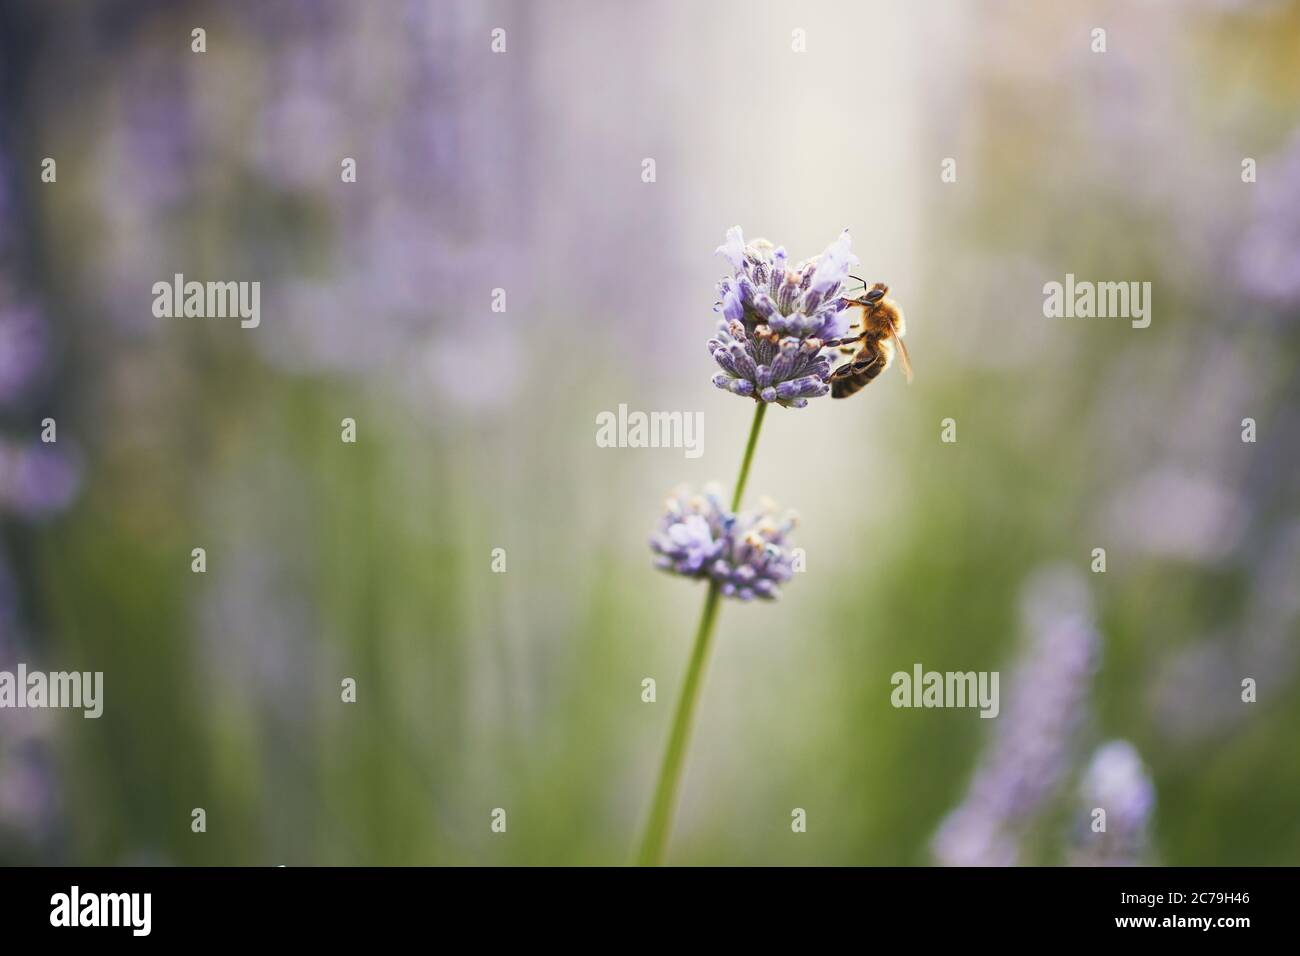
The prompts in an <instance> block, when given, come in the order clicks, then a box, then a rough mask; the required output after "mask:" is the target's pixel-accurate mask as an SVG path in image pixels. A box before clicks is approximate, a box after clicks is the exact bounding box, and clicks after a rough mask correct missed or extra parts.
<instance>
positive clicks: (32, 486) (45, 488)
mask: <svg viewBox="0 0 1300 956" xmlns="http://www.w3.org/2000/svg"><path fill="white" fill-rule="evenodd" d="M80 484H81V469H80V466H79V464H78V461H77V458H76V456H73V455H68V454H66V453H64V452H63V451H61V450H60V449H59V448H58V447H57V446H55V445H47V444H43V443H39V442H34V443H31V444H27V445H22V446H19V445H14V444H0V507H2V508H5V509H8V510H11V511H14V512H16V513H17V514H19V515H20V516H22V517H24V518H29V519H38V518H42V517H45V516H47V515H50V514H54V513H57V512H59V511H62V510H63V509H64V508H65V507H67V505H68V504H69V503H70V502H71V501H72V499H73V497H74V496H75V495H76V493H77V488H78V487H79V485H80Z"/></svg>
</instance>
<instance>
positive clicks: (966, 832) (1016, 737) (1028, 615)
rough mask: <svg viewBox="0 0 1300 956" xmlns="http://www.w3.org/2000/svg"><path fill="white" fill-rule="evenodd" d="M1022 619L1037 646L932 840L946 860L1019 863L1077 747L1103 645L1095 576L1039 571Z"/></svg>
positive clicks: (954, 862) (1063, 570) (1031, 644)
mask: <svg viewBox="0 0 1300 956" xmlns="http://www.w3.org/2000/svg"><path fill="white" fill-rule="evenodd" d="M1022 619H1023V622H1024V627H1025V630H1026V631H1027V632H1028V634H1029V646H1028V649H1027V650H1026V652H1025V655H1024V657H1023V658H1022V660H1021V661H1020V663H1019V664H1018V665H1017V668H1016V673H1015V677H1014V680H1013V682H1012V684H1011V689H1010V695H1009V700H1008V703H1007V706H1006V707H1005V708H1003V710H1002V714H1001V716H1000V717H999V718H997V719H998V726H997V729H996V731H995V737H994V740H993V744H992V747H991V749H990V750H989V752H988V753H987V754H986V755H985V757H984V759H983V761H982V762H981V763H980V765H979V766H978V768H977V769H976V771H975V776H974V778H973V780H972V781H971V784H970V788H969V790H968V791H967V794H966V797H965V799H964V800H963V801H962V803H961V805H960V806H958V807H957V809H955V810H954V811H953V812H952V813H950V814H949V815H948V817H947V819H945V820H944V822H943V823H942V825H941V826H940V828H939V831H938V832H937V833H936V834H935V837H934V840H933V842H932V849H933V852H934V855H935V858H936V859H937V860H938V861H939V862H941V863H943V864H945V865H947V866H1011V865H1014V864H1015V863H1017V862H1018V860H1019V856H1020V849H1019V846H1020V838H1021V834H1022V833H1023V832H1024V830H1025V829H1026V828H1028V826H1029V825H1031V824H1032V822H1033V821H1034V819H1035V818H1036V817H1037V816H1038V814H1039V813H1040V812H1041V811H1042V809H1043V808H1044V806H1045V805H1046V804H1047V802H1048V801H1049V800H1050V799H1051V798H1052V797H1053V796H1054V795H1055V794H1056V792H1057V791H1058V789H1059V787H1060V785H1061V782H1062V780H1063V779H1064V777H1065V775H1066V773H1067V771H1068V770H1069V767H1070V764H1071V762H1072V759H1073V756H1074V743H1075V736H1076V732H1077V730H1078V728H1079V727H1080V725H1081V723H1082V720H1083V716H1084V714H1085V712H1086V702H1087V697H1088V694H1089V692H1090V690H1091V685H1092V675H1093V672H1094V670H1095V669H1096V666H1097V660H1098V655H1099V652H1100V645H1101V641H1100V637H1099V636H1098V634H1097V631H1096V628H1095V626H1094V624H1093V620H1092V610H1091V602H1090V599H1089V595H1088V589H1087V585H1086V584H1085V583H1084V581H1083V579H1082V577H1081V576H1080V575H1079V574H1078V572H1076V571H1074V570H1073V569H1068V568H1053V569H1048V570H1045V571H1041V572H1039V573H1038V574H1036V575H1035V576H1034V577H1033V578H1031V579H1030V581H1029V582H1028V583H1027V585H1026V587H1025V594H1024V599H1023V604H1022Z"/></svg>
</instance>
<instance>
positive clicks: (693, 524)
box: [650, 485, 796, 601]
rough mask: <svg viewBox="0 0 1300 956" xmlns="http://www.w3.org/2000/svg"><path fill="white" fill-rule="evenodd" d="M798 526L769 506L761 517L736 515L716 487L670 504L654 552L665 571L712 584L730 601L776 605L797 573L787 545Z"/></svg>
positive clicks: (678, 494)
mask: <svg viewBox="0 0 1300 956" xmlns="http://www.w3.org/2000/svg"><path fill="white" fill-rule="evenodd" d="M795 521H796V518H795V516H794V514H793V513H792V512H785V513H781V514H778V513H777V510H776V507H775V506H774V505H773V504H772V503H771V502H767V501H765V502H764V503H763V505H762V506H761V507H760V509H759V510H758V511H754V512H741V513H740V514H734V513H732V512H731V511H730V510H729V509H728V508H727V507H726V504H725V502H724V500H723V497H722V489H721V487H720V486H718V485H709V486H707V487H705V489H704V493H703V494H701V495H690V494H688V492H687V491H686V489H679V490H678V492H676V493H675V494H674V495H673V496H672V497H671V498H669V499H668V501H667V503H666V513H665V514H664V517H663V519H662V520H661V521H660V522H659V528H658V529H657V530H656V531H655V533H654V534H653V535H651V537H650V548H651V550H653V551H654V552H655V554H656V555H658V557H656V558H655V566H656V567H658V568H660V569H661V570H663V571H668V572H670V573H672V574H679V575H681V576H683V577H688V578H699V579H702V580H711V581H714V582H716V583H717V584H718V586H719V589H720V590H721V592H722V594H723V595H724V596H726V597H734V598H739V599H740V600H742V601H750V600H753V599H754V598H756V597H757V598H764V599H768V600H774V599H776V598H778V597H780V590H779V589H778V587H777V586H778V585H779V584H783V583H785V582H786V581H788V580H790V576H791V574H792V573H793V567H792V565H793V555H792V553H791V552H790V551H789V549H788V548H787V547H786V540H785V539H786V535H787V534H789V532H790V530H791V529H792V528H793V527H794V526H795Z"/></svg>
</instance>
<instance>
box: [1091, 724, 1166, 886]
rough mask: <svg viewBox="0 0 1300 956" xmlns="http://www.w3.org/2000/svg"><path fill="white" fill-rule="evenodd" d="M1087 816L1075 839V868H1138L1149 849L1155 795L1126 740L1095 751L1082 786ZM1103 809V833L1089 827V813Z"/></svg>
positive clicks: (1111, 743)
mask: <svg viewBox="0 0 1300 956" xmlns="http://www.w3.org/2000/svg"><path fill="white" fill-rule="evenodd" d="M1079 789H1080V796H1081V798H1082V800H1083V804H1084V810H1085V813H1086V814H1087V816H1086V818H1085V819H1084V820H1083V821H1082V822H1081V824H1080V827H1079V829H1078V831H1077V835H1076V837H1075V840H1074V851H1073V853H1072V854H1071V860H1070V862H1071V863H1072V864H1073V865H1074V866H1137V865H1139V864H1140V863H1142V862H1143V860H1144V856H1145V852H1146V846H1147V823H1148V821H1149V820H1150V818H1151V811H1152V809H1153V808H1154V807H1155V802H1156V791H1155V787H1154V786H1153V785H1152V783H1151V778H1150V777H1148V776H1147V772H1146V768H1145V767H1144V766H1143V765H1142V758H1141V757H1140V756H1138V752H1137V750H1136V749H1134V747H1133V745H1132V744H1130V743H1129V742H1128V741H1126V740H1112V741H1111V742H1110V743H1107V744H1103V745H1102V746H1100V747H1098V748H1097V752H1096V753H1095V754H1093V757H1092V762H1091V763H1090V764H1089V765H1088V769H1087V771H1086V772H1085V773H1084V775H1083V783H1082V785H1081V786H1080V788H1079ZM1097 809H1102V810H1105V811H1106V817H1105V819H1106V829H1105V830H1104V831H1101V832H1097V831H1094V829H1093V823H1094V820H1093V812H1094V811H1095V810H1097Z"/></svg>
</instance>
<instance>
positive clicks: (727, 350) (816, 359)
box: [709, 226, 858, 408]
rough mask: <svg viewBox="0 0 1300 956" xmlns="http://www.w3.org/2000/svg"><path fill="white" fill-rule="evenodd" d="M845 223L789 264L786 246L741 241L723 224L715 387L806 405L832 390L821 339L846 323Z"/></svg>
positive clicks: (850, 259) (712, 343)
mask: <svg viewBox="0 0 1300 956" xmlns="http://www.w3.org/2000/svg"><path fill="white" fill-rule="evenodd" d="M850 245H851V239H850V237H849V232H848V230H847V229H846V230H844V232H843V233H842V234H841V235H840V237H839V238H838V239H836V240H835V241H834V242H833V243H831V244H830V246H829V247H827V249H826V251H825V252H824V253H822V255H820V256H817V257H814V258H813V259H809V260H808V261H806V262H802V263H799V264H798V265H796V266H794V267H792V268H787V266H786V253H785V249H784V248H782V247H776V248H774V247H773V246H772V244H771V243H770V242H768V241H766V240H764V239H756V240H754V241H753V242H751V243H749V244H748V245H746V243H745V238H744V235H743V234H742V233H741V230H740V227H739V226H733V227H732V228H731V229H729V230H728V231H727V241H726V242H725V243H724V244H723V245H721V246H719V247H718V250H717V251H718V253H719V254H720V255H723V256H725V257H726V258H727V261H728V262H730V263H731V267H732V270H733V273H734V274H733V275H732V276H730V277H728V278H725V279H723V280H722V281H721V282H719V283H718V294H719V295H720V296H721V297H722V302H721V304H720V305H719V306H718V309H719V310H721V312H722V321H721V322H719V323H718V332H717V335H716V336H715V337H714V338H712V339H710V340H709V354H710V355H712V356H713V359H714V361H716V362H717V363H718V365H719V366H720V367H721V368H722V372H721V373H719V374H717V375H715V376H714V377H713V384H714V385H716V386H717V387H718V388H721V389H724V390H726V391H729V392H732V393H733V394H735V395H741V396H744V397H746V398H754V399H756V400H758V401H763V402H774V403H776V404H778V405H785V406H786V407H788V408H803V407H804V406H805V405H807V404H808V399H810V398H817V397H819V396H821V395H826V394H827V393H829V392H830V385H828V384H827V380H828V379H829V378H830V374H831V360H832V358H833V357H834V352H833V351H832V350H830V349H824V348H823V347H822V343H823V342H825V341H827V340H828V339H835V338H839V337H840V336H842V335H844V334H845V333H846V332H847V331H848V328H849V321H848V316H847V314H846V312H845V310H844V307H843V305H842V303H841V300H840V291H841V285H842V283H843V282H844V280H845V279H847V278H848V274H849V269H851V268H852V267H853V265H854V263H856V262H857V261H858V260H857V257H856V256H854V255H853V253H852V252H851V251H850Z"/></svg>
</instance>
